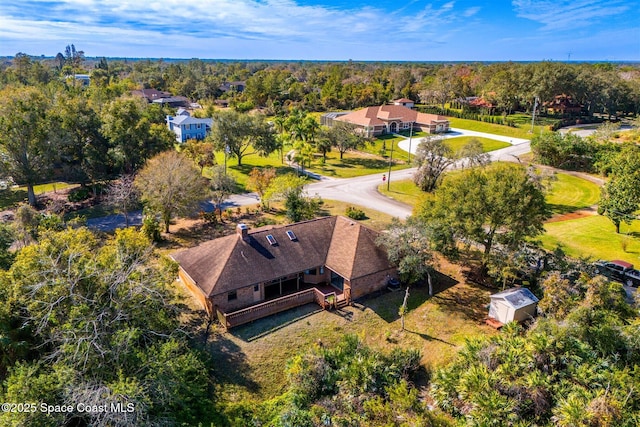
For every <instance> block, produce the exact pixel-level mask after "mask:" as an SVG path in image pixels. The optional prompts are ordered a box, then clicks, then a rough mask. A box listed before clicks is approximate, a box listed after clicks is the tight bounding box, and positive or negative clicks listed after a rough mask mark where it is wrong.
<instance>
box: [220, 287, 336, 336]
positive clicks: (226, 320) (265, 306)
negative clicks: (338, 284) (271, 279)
mask: <svg viewBox="0 0 640 427" xmlns="http://www.w3.org/2000/svg"><path fill="white" fill-rule="evenodd" d="M313 302H315V303H316V304H318V305H319V306H320V307H322V308H323V309H324V310H326V309H329V308H336V307H339V306H344V305H346V304H347V301H346V299H345V296H344V294H343V293H342V292H341V291H340V290H339V289H336V288H334V287H333V286H331V285H315V286H313V287H311V288H309V289H305V290H303V291H300V292H296V293H293V294H290V295H285V296H282V297H279V298H274V299H271V300H268V301H265V302H262V303H259V304H256V305H252V306H250V307H247V308H243V309H241V310H237V311H234V312H231V313H223V312H221V311H219V310H218V312H217V315H218V320H219V321H220V323H221V324H222V325H223V326H224V327H225V328H227V329H229V328H233V327H235V326H240V325H244V324H245V323H249V322H253V321H254V320H258V319H261V318H263V317H267V316H270V315H272V314H276V313H280V312H282V311H285V310H289V309H292V308H295V307H300V306H301V305H305V304H309V303H313Z"/></svg>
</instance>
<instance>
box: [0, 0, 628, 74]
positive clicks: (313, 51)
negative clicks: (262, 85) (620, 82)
mask: <svg viewBox="0 0 640 427" xmlns="http://www.w3.org/2000/svg"><path fill="white" fill-rule="evenodd" d="M71 43H73V44H74V45H75V46H76V48H77V49H78V50H83V51H84V52H85V54H86V55H87V56H108V57H114V56H119V57H153V58H158V57H164V58H196V57H197V58H226V59H303V60H347V59H353V60H389V61H469V60H479V61H506V60H514V61H521V60H534V61H535V60H543V59H545V60H561V61H565V60H567V59H569V58H570V59H571V60H576V61H579V60H605V61H618V60H633V61H640V0H632V1H626V0H607V1H603V0H489V1H477V0H454V1H446V0H445V1H431V0H405V1H402V2H399V1H381V0H369V1H365V0H351V1H338V0H160V1H157V0H146V1H145V0H48V1H40V0H24V1H21V0H14V1H11V0H6V1H5V0H2V1H1V2H0V55H14V54H15V53H17V52H24V53H28V54H31V55H46V56H54V55H55V54H56V53H58V52H64V48H65V46H66V45H67V44H71Z"/></svg>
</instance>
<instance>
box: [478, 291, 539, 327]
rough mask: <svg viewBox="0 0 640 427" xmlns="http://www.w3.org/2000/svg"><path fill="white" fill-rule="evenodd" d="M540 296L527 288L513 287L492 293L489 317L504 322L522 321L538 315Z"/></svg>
mask: <svg viewBox="0 0 640 427" xmlns="http://www.w3.org/2000/svg"><path fill="white" fill-rule="evenodd" d="M537 305H538V298H536V296H535V295H533V294H532V293H531V291H530V290H529V289H527V288H513V289H509V290H506V291H503V292H499V293H497V294H493V295H491V305H490V306H489V317H490V318H492V319H495V320H497V321H498V322H500V323H502V324H507V323H509V322H513V321H516V322H522V321H524V320H527V319H529V318H531V317H534V316H535V315H536V307H537Z"/></svg>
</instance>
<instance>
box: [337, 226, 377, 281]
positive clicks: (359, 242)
mask: <svg viewBox="0 0 640 427" xmlns="http://www.w3.org/2000/svg"><path fill="white" fill-rule="evenodd" d="M377 237H378V233H377V232H376V231H374V230H371V229H370V228H367V227H364V226H362V225H361V224H359V223H358V222H356V221H352V220H350V219H348V218H344V217H338V220H337V221H336V225H335V228H334V231H333V238H332V239H331V246H330V247H329V252H328V254H327V261H326V266H327V267H328V268H330V269H331V270H333V271H335V272H336V273H338V274H340V275H341V276H342V277H345V278H347V279H355V278H358V277H362V276H366V275H368V274H371V273H375V272H377V271H380V270H383V269H386V268H389V260H388V257H387V253H386V251H385V250H384V249H383V248H381V247H379V246H377V245H376V238H377ZM381 267H384V268H381Z"/></svg>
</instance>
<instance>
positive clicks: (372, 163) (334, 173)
mask: <svg viewBox="0 0 640 427" xmlns="http://www.w3.org/2000/svg"><path fill="white" fill-rule="evenodd" d="M289 150H290V147H289V148H285V154H286V152H287V151H289ZM396 152H397V153H398V154H399V155H400V154H402V153H404V154H405V155H404V156H400V157H396ZM396 152H394V156H393V159H394V166H393V168H392V169H393V170H398V169H406V168H408V167H409V165H408V164H406V163H405V162H406V159H407V155H406V154H407V153H406V152H404V151H402V150H399V149H397V150H396ZM216 162H217V163H218V164H219V165H223V164H224V155H223V153H221V152H218V153H216ZM254 167H273V168H276V170H277V173H278V174H281V173H287V172H295V171H296V170H295V169H294V168H291V167H289V165H288V164H287V163H286V159H285V162H284V163H283V162H282V160H281V157H280V153H278V152H276V153H272V154H271V155H269V156H268V157H262V156H259V155H257V154H249V155H247V156H245V157H243V158H242V165H241V166H238V160H237V159H235V158H227V171H228V172H229V173H230V174H232V175H233V176H234V177H235V178H236V181H237V182H238V185H239V187H240V189H241V190H243V191H244V190H246V186H247V182H248V177H249V172H251V169H253V168H254ZM388 168H389V160H388V159H385V158H382V157H381V156H379V155H375V154H369V153H366V152H358V151H349V152H346V153H345V154H344V158H343V159H342V160H340V153H338V152H337V151H332V152H329V153H327V161H326V162H325V163H324V164H323V162H322V156H320V155H319V154H318V155H316V157H315V160H314V161H313V162H311V167H308V166H307V167H305V169H308V170H310V171H312V172H315V173H319V174H321V175H326V176H331V177H335V178H351V177H354V176H362V175H369V174H374V173H380V172H384V171H386V170H387V169H388ZM204 176H205V177H208V176H210V173H209V172H208V171H207V170H206V169H205V173H204Z"/></svg>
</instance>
